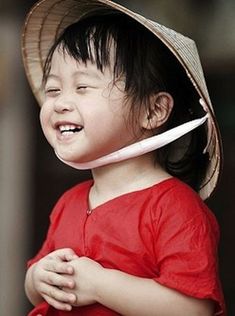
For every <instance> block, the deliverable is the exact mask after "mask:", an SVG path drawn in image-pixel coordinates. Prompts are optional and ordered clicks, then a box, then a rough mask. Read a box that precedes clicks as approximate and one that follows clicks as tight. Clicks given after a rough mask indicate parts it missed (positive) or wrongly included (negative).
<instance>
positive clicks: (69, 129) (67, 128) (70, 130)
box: [58, 124, 83, 135]
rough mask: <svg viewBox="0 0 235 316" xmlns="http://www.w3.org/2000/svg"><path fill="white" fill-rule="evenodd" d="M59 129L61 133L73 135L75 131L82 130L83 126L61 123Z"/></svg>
mask: <svg viewBox="0 0 235 316" xmlns="http://www.w3.org/2000/svg"><path fill="white" fill-rule="evenodd" d="M58 129H59V131H60V133H61V135H72V134H74V133H78V132H80V131H81V130H82V129H83V127H82V126H80V125H73V124H68V125H67V124H66V125H59V126H58Z"/></svg>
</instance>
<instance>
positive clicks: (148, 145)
mask: <svg viewBox="0 0 235 316" xmlns="http://www.w3.org/2000/svg"><path fill="white" fill-rule="evenodd" d="M208 117H209V114H206V115H205V116H203V117H202V118H199V119H195V120H192V121H189V122H187V123H184V124H182V125H179V126H177V127H174V128H172V129H170V130H168V131H166V132H164V133H161V134H158V135H155V136H152V137H149V138H146V139H144V140H141V141H139V142H137V143H134V144H131V145H129V146H127V147H124V148H122V149H119V150H117V151H115V152H113V153H111V154H108V155H105V156H103V157H100V158H98V159H95V160H93V161H88V162H82V163H75V162H70V161H67V160H64V159H62V158H61V157H60V156H59V155H58V154H57V153H56V152H55V154H56V156H57V157H58V158H59V159H60V160H61V161H62V162H64V163H65V164H67V165H69V166H71V167H73V168H75V169H80V170H86V169H94V168H97V167H101V166H105V165H108V164H111V163H115V162H120V161H123V160H127V159H130V158H134V157H138V156H141V155H144V154H146V153H148V152H151V151H153V150H156V149H158V148H160V147H163V146H165V145H167V144H169V143H171V142H173V141H174V140H176V139H178V138H180V137H181V136H183V135H185V134H187V133H188V132H190V131H192V130H194V129H195V128H197V127H198V126H200V125H202V124H203V123H204V122H205V121H206V120H207V119H208Z"/></svg>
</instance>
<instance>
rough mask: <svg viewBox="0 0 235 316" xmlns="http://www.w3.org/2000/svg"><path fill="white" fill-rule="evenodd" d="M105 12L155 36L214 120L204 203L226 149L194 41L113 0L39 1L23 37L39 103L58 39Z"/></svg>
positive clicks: (210, 126) (211, 121) (25, 58)
mask: <svg viewBox="0 0 235 316" xmlns="http://www.w3.org/2000/svg"><path fill="white" fill-rule="evenodd" d="M103 8H111V9H116V10H119V11H121V12H123V13H125V14H127V15H128V16H130V17H132V18H133V19H135V20H137V21H138V22H139V23H141V24H142V25H144V26H145V27H146V28H147V29H149V30H150V31H151V32H152V33H154V34H155V35H156V36H157V37H158V38H159V39H160V40H161V41H162V42H163V43H164V44H165V45H166V46H167V47H168V48H169V49H170V50H171V52H172V53H173V54H174V55H175V57H176V60H178V62H180V64H181V65H182V66H183V68H184V69H185V71H186V74H187V76H188V78H189V79H190V81H191V83H192V84H193V86H194V88H195V89H196V91H197V93H198V94H199V96H200V98H201V102H200V103H201V106H202V107H203V109H204V110H205V111H206V112H207V113H209V116H210V118H209V119H208V120H207V125H208V129H207V130H208V143H207V148H206V150H207V152H208V153H209V158H210V163H209V165H208V168H207V172H206V177H205V178H204V179H203V181H202V183H201V186H200V190H199V194H200V196H201V197H202V199H207V198H208V197H209V196H210V195H211V193H212V192H213V191H214V189H215V187H216V185H217V183H218V179H219V175H220V172H221V168H222V145H221V138H220V134H219V129H218V125H217V122H216V119H215V115H214V110H213V107H212V104H211V101H210V97H209V94H208V90H207V87H206V83H205V78H204V74H203V70H202V66H201V63H200V59H199V55H198V52H197V48H196V45H195V43H194V41H193V40H191V39H190V38H188V37H185V36H183V35H182V34H179V33H177V32H175V31H173V30H171V29H169V28H167V27H165V26H163V25H160V24H158V23H156V22H153V21H151V20H149V19H146V18H145V17H143V16H141V15H139V14H137V13H135V12H132V11H130V10H128V9H127V8H125V7H123V6H121V5H119V4H117V3H114V2H111V1H109V0H42V1H39V2H38V3H36V4H35V5H34V6H33V8H32V9H31V11H30V12H29V14H28V16H27V18H26V21H25V25H24V28H23V35H22V54H23V61H24V66H25V69H26V74H27V77H28V80H29V83H30V85H31V88H32V91H33V93H34V95H35V97H36V99H37V100H38V102H39V104H40V105H41V104H42V100H43V96H42V92H41V83H42V76H43V65H44V62H45V60H46V57H47V54H48V52H49V49H50V47H51V46H52V44H53V43H54V41H55V39H56V38H58V36H59V35H60V34H61V32H62V31H63V30H64V29H65V28H66V27H67V26H68V25H70V24H72V23H74V22H76V21H78V20H79V19H80V18H81V17H82V16H83V15H85V14H87V13H89V12H92V11H93V10H94V11H95V10H98V9H103Z"/></svg>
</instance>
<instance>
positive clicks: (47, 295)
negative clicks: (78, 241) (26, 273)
mask: <svg viewBox="0 0 235 316" xmlns="http://www.w3.org/2000/svg"><path fill="white" fill-rule="evenodd" d="M101 269H103V268H102V266H101V265H100V264H98V263H97V262H95V261H94V260H91V259H89V258H87V257H78V256H77V255H76V254H75V252H74V251H73V250H72V249H69V248H68V249H67V248H65V249H59V250H55V251H53V252H51V253H50V254H48V255H47V256H45V257H44V258H42V259H41V260H40V261H38V262H37V263H35V264H34V265H33V266H32V281H33V285H34V288H35V290H36V291H37V293H38V294H39V295H40V296H41V297H42V298H43V299H44V300H45V301H47V303H48V304H50V305H51V306H53V307H54V308H56V309H59V310H65V311H69V310H71V309H72V306H84V305H90V304H93V303H95V302H96V301H97V300H96V292H95V286H94V281H95V278H96V277H97V276H98V275H99V271H101Z"/></svg>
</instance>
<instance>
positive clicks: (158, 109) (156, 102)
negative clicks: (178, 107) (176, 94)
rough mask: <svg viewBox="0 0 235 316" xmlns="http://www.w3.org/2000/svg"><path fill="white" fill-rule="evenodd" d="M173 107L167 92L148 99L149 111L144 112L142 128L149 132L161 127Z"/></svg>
mask: <svg viewBox="0 0 235 316" xmlns="http://www.w3.org/2000/svg"><path fill="white" fill-rule="evenodd" d="M173 105H174V100H173V98H172V96H171V95H170V94H169V93H167V92H159V93H157V94H155V95H153V96H151V97H150V106H151V107H150V109H148V112H147V113H146V112H145V115H144V118H143V121H142V127H143V128H145V129H147V130H151V129H155V128H158V127H160V126H161V125H163V124H164V123H165V122H166V121H167V119H168V117H169V116H170V114H171V111H172V108H173Z"/></svg>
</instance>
